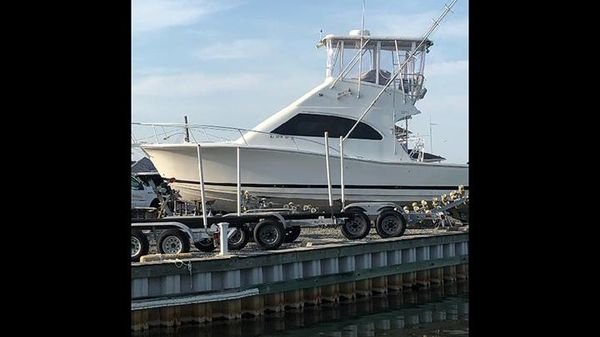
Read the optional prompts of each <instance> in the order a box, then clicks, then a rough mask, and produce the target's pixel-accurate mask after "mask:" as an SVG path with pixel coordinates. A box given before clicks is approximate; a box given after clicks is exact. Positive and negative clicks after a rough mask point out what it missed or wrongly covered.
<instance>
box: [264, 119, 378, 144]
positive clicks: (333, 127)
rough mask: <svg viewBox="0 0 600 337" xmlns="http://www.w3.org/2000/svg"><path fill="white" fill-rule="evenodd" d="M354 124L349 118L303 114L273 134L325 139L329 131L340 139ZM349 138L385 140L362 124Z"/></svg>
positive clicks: (332, 135)
mask: <svg viewBox="0 0 600 337" xmlns="http://www.w3.org/2000/svg"><path fill="white" fill-rule="evenodd" d="M354 123H356V121H355V120H353V119H349V118H343V117H336V116H324V115H314V114H304V113H301V114H298V115H296V116H294V117H293V118H292V119H290V120H289V121H287V122H285V123H283V124H282V125H280V126H279V127H277V129H275V130H273V131H272V133H277V134H280V135H288V136H308V137H323V134H324V133H325V131H329V137H334V138H339V137H340V136H346V134H347V133H348V131H350V129H351V128H352V126H353V125H354ZM349 138H354V139H376V140H379V139H383V137H382V136H381V134H380V133H379V132H377V131H375V129H373V128H372V127H370V126H368V125H367V124H365V123H362V122H361V123H359V124H358V126H356V129H354V131H352V134H350V137H349Z"/></svg>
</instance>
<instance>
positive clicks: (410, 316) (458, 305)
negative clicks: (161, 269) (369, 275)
mask: <svg viewBox="0 0 600 337" xmlns="http://www.w3.org/2000/svg"><path fill="white" fill-rule="evenodd" d="M468 335H469V293H468V282H458V283H454V284H450V285H444V286H437V287H432V288H429V289H422V290H412V291H405V292H402V293H392V294H388V295H387V296H384V295H377V296H374V297H371V298H362V299H357V300H356V301H355V302H353V303H342V304H322V305H321V307H320V308H319V309H316V308H312V307H305V308H304V311H303V312H293V311H286V312H285V315H283V314H282V313H276V314H271V315H267V316H264V317H259V318H253V319H243V320H237V321H229V322H228V321H221V322H213V323H212V324H206V325H197V326H184V327H179V328H169V329H167V328H161V329H151V330H150V331H147V332H143V333H139V334H133V336H148V337H158V336H169V337H192V336H194V337H198V336H201V337H213V336H214V337H228V336H236V337H238V336H239V337H242V336H243V337H254V336H288V337H300V336H311V337H365V336H391V337H394V336H419V337H425V336H427V337H438V336H440V337H441V336H452V337H460V336H468Z"/></svg>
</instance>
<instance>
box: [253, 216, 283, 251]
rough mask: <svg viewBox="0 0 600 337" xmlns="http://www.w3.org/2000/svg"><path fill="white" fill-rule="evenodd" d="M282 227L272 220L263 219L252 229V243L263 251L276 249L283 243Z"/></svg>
mask: <svg viewBox="0 0 600 337" xmlns="http://www.w3.org/2000/svg"><path fill="white" fill-rule="evenodd" d="M284 236H285V231H284V228H283V225H282V224H281V223H279V222H278V221H275V220H272V219H265V220H262V221H261V222H259V223H258V224H256V227H254V241H256V243H257V244H258V245H259V246H261V247H262V248H263V249H267V250H269V249H277V248H279V246H281V244H282V243H283V238H284Z"/></svg>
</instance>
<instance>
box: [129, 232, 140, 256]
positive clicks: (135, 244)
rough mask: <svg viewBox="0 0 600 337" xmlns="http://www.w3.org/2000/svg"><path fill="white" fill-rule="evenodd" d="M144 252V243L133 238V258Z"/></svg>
mask: <svg viewBox="0 0 600 337" xmlns="http://www.w3.org/2000/svg"><path fill="white" fill-rule="evenodd" d="M141 250H142V243H141V242H140V240H139V239H138V238H136V237H135V236H132V237H131V256H136V255H138V254H139V253H140V251H141Z"/></svg>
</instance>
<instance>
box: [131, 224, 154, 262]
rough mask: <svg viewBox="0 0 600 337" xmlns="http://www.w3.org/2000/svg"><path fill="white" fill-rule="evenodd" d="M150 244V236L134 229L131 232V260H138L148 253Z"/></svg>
mask: <svg viewBox="0 0 600 337" xmlns="http://www.w3.org/2000/svg"><path fill="white" fill-rule="evenodd" d="M149 250H150V244H149V243H148V238H146V235H145V234H144V233H142V231H139V230H134V231H132V232H131V261H133V262H137V261H139V260H140V257H142V256H144V255H148V251H149Z"/></svg>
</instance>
